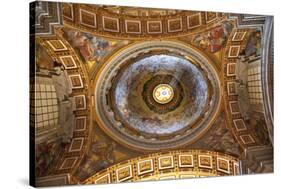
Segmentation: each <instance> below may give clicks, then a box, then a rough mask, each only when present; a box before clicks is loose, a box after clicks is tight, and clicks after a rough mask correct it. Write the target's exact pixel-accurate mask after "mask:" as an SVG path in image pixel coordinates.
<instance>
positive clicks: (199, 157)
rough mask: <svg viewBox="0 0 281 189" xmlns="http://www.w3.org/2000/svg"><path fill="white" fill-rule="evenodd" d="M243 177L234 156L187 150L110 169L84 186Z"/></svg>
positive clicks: (89, 180) (125, 162) (156, 154)
mask: <svg viewBox="0 0 281 189" xmlns="http://www.w3.org/2000/svg"><path fill="white" fill-rule="evenodd" d="M240 174H241V172H240V166H239V160H238V159H237V158H235V157H233V156H230V155H227V154H223V153H219V152H214V151H207V150H183V151H170V152H168V153H154V154H149V155H147V156H143V157H137V158H134V159H130V160H127V161H124V162H121V163H118V164H116V165H113V166H111V167H108V168H107V169H105V170H102V171H100V172H98V173H96V174H95V175H93V176H91V177H90V178H88V179H86V180H85V181H83V182H82V183H83V184H106V183H118V182H135V181H147V180H164V179H179V178H192V177H206V176H230V175H240Z"/></svg>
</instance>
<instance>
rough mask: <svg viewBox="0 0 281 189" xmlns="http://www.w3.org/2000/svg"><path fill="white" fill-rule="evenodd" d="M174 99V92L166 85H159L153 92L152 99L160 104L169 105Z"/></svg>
mask: <svg viewBox="0 0 281 189" xmlns="http://www.w3.org/2000/svg"><path fill="white" fill-rule="evenodd" d="M173 97H174V90H173V88H172V87H171V86H170V85H168V84H159V85H157V86H156V87H155V88H154V90H153V98H154V100H155V101H156V102H158V103H160V104H167V103H169V102H170V101H171V100H172V99H173Z"/></svg>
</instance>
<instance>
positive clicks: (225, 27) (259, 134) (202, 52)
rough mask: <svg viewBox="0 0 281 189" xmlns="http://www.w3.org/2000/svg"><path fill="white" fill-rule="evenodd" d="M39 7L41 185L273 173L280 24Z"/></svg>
mask: <svg viewBox="0 0 281 189" xmlns="http://www.w3.org/2000/svg"><path fill="white" fill-rule="evenodd" d="M30 10H31V11H33V12H34V13H37V14H34V15H36V16H35V17H31V22H34V23H36V24H34V25H32V27H31V31H32V32H31V35H30V41H31V52H34V53H31V66H30V73H31V78H30V112H31V113H30V133H31V144H32V145H31V149H34V153H31V170H34V177H33V179H32V182H33V183H32V184H33V185H34V186H58V185H75V184H105V183H119V182H134V181H148V180H152V181H156V180H164V179H180V178H188V177H206V176H229V175H247V174H253V173H272V172H273V170H274V163H273V149H274V135H273V133H274V132H273V131H274V127H273V120H274V117H273V101H274V98H273V17H272V16H262V15H247V14H232V13H222V12H205V11H188V10H170V9H155V8H139V7H123V6H113V5H90V4H79V3H77V4H74V3H56V2H40V1H38V2H35V3H31V9H30Z"/></svg>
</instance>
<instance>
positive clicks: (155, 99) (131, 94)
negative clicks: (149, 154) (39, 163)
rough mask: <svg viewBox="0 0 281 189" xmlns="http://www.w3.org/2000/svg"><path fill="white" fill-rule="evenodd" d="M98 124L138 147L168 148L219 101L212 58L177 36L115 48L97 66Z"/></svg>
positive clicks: (204, 124) (197, 129)
mask: <svg viewBox="0 0 281 189" xmlns="http://www.w3.org/2000/svg"><path fill="white" fill-rule="evenodd" d="M99 76H100V77H98V79H97V80H96V85H95V86H96V89H95V90H96V94H98V95H96V98H95V103H96V105H97V106H96V107H97V108H96V110H97V111H96V112H97V117H98V118H100V119H99V124H100V125H101V127H102V128H103V129H104V130H105V131H106V133H108V134H109V135H111V136H112V138H114V139H116V140H117V141H119V142H121V143H123V144H125V145H127V146H130V147H133V148H134V149H139V150H155V149H161V148H163V149H164V148H165V149H167V148H174V147H178V146H181V145H184V144H187V143H190V142H192V140H194V139H195V138H197V137H199V136H200V134H202V133H203V132H204V131H206V130H207V129H208V127H209V125H210V123H211V122H212V121H211V120H212V119H213V117H214V116H215V115H216V111H217V110H218V106H219V104H220V103H219V101H220V88H219V80H218V77H217V75H216V72H215V70H214V69H213V68H212V63H211V62H209V60H208V59H206V58H205V57H204V56H203V55H202V54H199V53H198V52H197V51H195V50H193V49H192V48H190V47H188V46H185V45H182V44H180V43H177V42H170V41H153V42H145V43H141V44H138V45H132V46H131V47H129V48H127V49H124V50H121V51H120V53H118V54H116V56H114V57H113V58H112V59H111V60H109V61H108V62H107V64H106V66H105V67H103V68H102V69H101V70H100V72H99Z"/></svg>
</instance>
